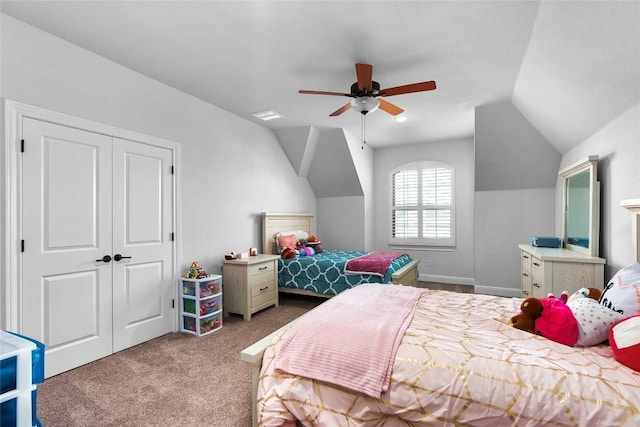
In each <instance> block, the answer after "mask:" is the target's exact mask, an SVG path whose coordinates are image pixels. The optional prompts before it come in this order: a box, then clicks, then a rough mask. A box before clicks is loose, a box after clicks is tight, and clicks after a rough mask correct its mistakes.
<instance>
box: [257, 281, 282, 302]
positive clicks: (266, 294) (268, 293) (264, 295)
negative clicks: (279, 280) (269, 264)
mask: <svg viewBox="0 0 640 427" xmlns="http://www.w3.org/2000/svg"><path fill="white" fill-rule="evenodd" d="M276 292H277V291H276V285H275V283H274V282H273V281H271V282H269V283H263V284H261V285H257V286H252V287H251V308H256V307H259V306H261V305H263V304H269V303H274V302H275V301H274V300H275V297H276Z"/></svg>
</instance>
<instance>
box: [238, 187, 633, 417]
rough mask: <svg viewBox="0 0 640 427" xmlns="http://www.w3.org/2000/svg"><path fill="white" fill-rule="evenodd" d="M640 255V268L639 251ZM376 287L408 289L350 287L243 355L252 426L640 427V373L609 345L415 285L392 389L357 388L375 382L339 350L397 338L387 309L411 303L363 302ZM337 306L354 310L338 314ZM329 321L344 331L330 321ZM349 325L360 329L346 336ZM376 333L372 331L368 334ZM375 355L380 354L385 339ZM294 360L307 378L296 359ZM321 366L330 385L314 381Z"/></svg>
mask: <svg viewBox="0 0 640 427" xmlns="http://www.w3.org/2000/svg"><path fill="white" fill-rule="evenodd" d="M631 202H632V203H631V204H630V205H627V207H628V208H629V209H630V210H632V211H634V212H636V213H637V214H638V216H637V217H636V218H637V220H636V221H634V230H633V231H634V236H635V239H636V248H638V247H640V245H639V244H638V243H640V231H639V230H638V228H640V199H637V200H633V201H631ZM636 252H637V254H636V258H637V260H638V261H639V262H640V250H637V251H636ZM636 268H637V267H636ZM623 270H624V269H623ZM612 280H613V279H612ZM368 288H369V289H371V291H372V292H373V291H375V292H389V291H390V292H391V293H396V294H397V292H396V290H401V289H402V288H403V287H388V286H380V285H375V284H372V285H363V286H359V287H357V288H354V289H350V290H347V291H345V292H343V293H341V294H340V295H338V296H336V297H335V298H332V299H330V300H328V301H327V302H326V303H323V304H321V305H320V306H318V307H317V308H315V309H314V310H311V311H310V312H308V313H307V314H305V315H303V316H302V317H301V318H299V319H297V320H296V321H294V322H292V323H291V324H289V325H287V326H285V327H283V328H281V329H280V330H278V331H276V332H274V333H273V334H271V335H269V336H267V337H265V338H263V339H262V340H260V341H259V342H257V343H255V344H254V345H252V346H251V347H249V348H247V349H245V350H244V351H243V352H242V353H241V358H242V360H245V361H247V362H249V363H251V364H252V368H253V374H252V375H253V381H252V384H253V391H252V395H253V396H254V401H253V410H254V413H253V414H254V425H260V426H291V427H293V426H296V425H304V426H325V425H327V426H334V425H335V426H343V425H344V426H347V425H348V426H407V425H414V426H417V425H468V426H502V425H510V426H511V425H517V426H539V425H552V426H584V425H598V426H600V425H601V426H636V425H640V409H639V408H640V373H639V372H637V371H634V370H633V369H631V368H629V367H627V366H625V365H623V364H622V363H620V362H619V361H618V360H616V358H614V353H613V350H612V346H610V345H608V343H606V342H604V343H602V344H599V345H593V346H589V347H571V346H567V345H563V344H560V343H557V342H554V341H551V340H549V339H546V338H543V337H541V336H538V335H534V334H531V333H528V332H525V331H521V330H519V329H516V328H514V327H512V326H509V325H508V324H507V321H508V319H509V318H510V317H511V316H512V315H514V314H515V313H517V312H518V311H519V308H520V303H521V301H522V300H521V299H520V298H503V297H497V296H489V295H476V294H462V293H453V292H447V291H435V290H426V289H415V288H414V291H412V292H413V293H414V294H415V295H416V296H415V303H414V311H412V312H411V315H410V316H409V317H410V321H408V322H407V323H406V325H405V326H403V327H402V328H400V329H399V330H398V332H399V333H398V335H397V340H398V346H397V347H396V350H395V352H392V353H390V356H391V357H390V362H389V363H390V365H389V366H390V370H389V376H388V378H387V381H388V384H386V386H385V387H382V388H378V389H375V390H374V393H371V391H370V388H363V387H362V386H361V384H360V383H358V382H356V384H355V386H354V383H353V381H354V379H355V380H358V378H360V377H364V376H369V373H368V371H364V374H363V373H362V372H360V374H356V375H352V374H353V372H354V370H353V368H354V367H357V366H358V365H360V364H361V363H360V361H361V360H363V359H360V358H359V359H357V360H358V363H352V362H348V363H347V364H346V365H344V366H342V365H340V364H339V362H340V361H342V360H343V359H345V358H346V357H347V356H346V355H345V353H344V352H343V351H342V349H344V348H345V347H346V348H348V349H349V350H350V351H353V352H354V354H356V355H358V357H362V355H361V353H362V352H363V351H365V352H366V350H367V345H364V346H357V345H356V342H357V340H356V338H355V337H357V335H361V334H362V335H364V336H365V337H367V336H368V337H369V338H367V339H372V340H375V337H377V336H381V335H385V334H386V331H394V332H393V333H390V334H391V335H394V334H395V331H396V328H395V326H394V325H395V323H394V322H392V321H391V320H390V321H389V323H388V324H387V321H386V320H383V319H387V317H386V315H384V316H383V314H382V312H383V311H384V312H387V311H389V312H390V313H391V314H392V315H393V314H394V313H398V312H403V310H404V309H403V307H404V306H405V305H406V301H405V300H402V299H401V298H400V299H397V297H396V295H391V294H390V295H389V296H388V297H380V296H379V295H377V294H374V295H375V298H374V299H373V300H371V301H367V300H366V299H365V298H363V294H356V292H364V291H365V290H366V291H367V292H369V290H368ZM394 288H395V289H394ZM380 295H382V294H380ZM353 296H355V298H352V297H353ZM363 300H364V301H363ZM354 301H355V302H354ZM359 301H361V302H362V301H363V302H364V305H365V308H366V306H369V305H371V304H379V302H380V301H382V304H381V305H379V306H378V305H377V306H374V307H373V308H372V309H373V313H369V314H368V315H367V317H360V313H359V312H356V307H355V306H353V305H349V304H356V305H357V304H358V302H359ZM396 301H399V302H398V303H397V302H396ZM402 301H405V302H402ZM330 304H333V305H330ZM340 306H342V307H353V308H354V309H353V310H351V309H346V310H343V311H339V312H338V311H336V308H337V307H340ZM357 309H358V310H359V309H360V308H357ZM352 311H353V312H354V313H355V317H356V318H358V319H369V318H370V317H371V318H372V319H374V322H373V323H365V322H366V321H365V320H362V321H360V320H358V321H351V320H349V317H343V316H348V315H351V312H352ZM378 311H379V312H380V316H379V320H378V321H377V322H376V315H375V313H376V312H378ZM336 313H338V314H336ZM372 314H373V315H372ZM371 315H372V316H371ZM332 318H335V320H336V321H337V322H338V324H339V325H340V326H337V327H336V326H335V325H333V326H332V325H331V323H326V324H325V319H326V322H330V321H331V320H332ZM351 325H354V326H355V327H356V331H355V332H349V328H348V327H347V326H349V327H350V326H351ZM363 325H366V326H363ZM325 326H326V329H327V331H329V332H332V331H333V332H334V334H335V335H337V336H341V339H343V340H344V335H345V334H353V337H354V338H353V341H352V342H353V345H347V346H345V345H344V344H341V343H340V341H339V340H338V339H336V342H335V343H333V342H332V341H333V340H332V339H331V338H327V337H326V335H327V334H323V333H322V329H323V328H325ZM314 328H316V329H314ZM358 328H360V329H358ZM362 328H366V329H362ZM370 328H372V329H374V331H373V332H374V334H373V335H366V333H367V332H368V329H370ZM375 328H380V331H383V333H379V332H376V329H375ZM307 329H309V332H311V335H312V341H313V335H314V334H315V335H316V339H315V341H316V342H315V343H313V342H312V343H311V344H309V343H308V342H305V341H303V340H304V339H305V338H304V337H303V336H302V335H301V334H302V332H301V331H305V330H307ZM369 332H371V331H369ZM347 336H349V335H347ZM336 344H339V345H337V346H335V345H336ZM296 345H297V347H299V348H297V349H296ZM352 347H353V350H352ZM355 348H358V349H360V350H355ZM370 348H375V349H376V352H377V349H378V344H377V342H376V344H375V345H374V344H373V343H372V345H371V346H370ZM374 353H375V352H374ZM383 353H384V352H383ZM385 354H386V353H385ZM300 355H302V356H300ZM294 356H295V357H294ZM296 357H297V358H298V367H297V369H298V371H299V372H296V365H295V363H293V364H292V362H291V361H290V360H291V359H292V358H293V359H294V360H295V358H296ZM327 361H328V363H329V365H326V363H327ZM316 362H317V363H318V364H320V363H323V364H324V365H323V366H325V367H323V369H326V370H327V371H328V372H331V373H333V377H331V376H327V377H325V376H322V375H321V376H320V377H317V376H316V375H318V374H317V369H315V368H316V366H315V365H314V364H315V363H316ZM365 362H366V360H365ZM300 363H302V365H300ZM333 363H336V365H337V367H335V368H334V367H333V366H332V365H331V364H333ZM291 366H293V368H291V369H290V367H291ZM300 366H302V368H300ZM326 366H328V367H326ZM365 366H366V365H365ZM300 369H302V370H301V371H300ZM307 370H308V371H309V374H308V375H307V374H304V373H305V372H307ZM320 371H321V372H322V369H321V370H320ZM340 372H344V375H343V377H344V379H345V380H346V381H343V380H342V379H341V378H340V375H339V373H340ZM355 372H357V371H355ZM294 373H297V374H294ZM336 373H338V375H336ZM314 378H315V379H314ZM318 378H319V379H318ZM327 378H333V379H332V380H328V379H327ZM334 381H335V382H334ZM356 390H357V391H356Z"/></svg>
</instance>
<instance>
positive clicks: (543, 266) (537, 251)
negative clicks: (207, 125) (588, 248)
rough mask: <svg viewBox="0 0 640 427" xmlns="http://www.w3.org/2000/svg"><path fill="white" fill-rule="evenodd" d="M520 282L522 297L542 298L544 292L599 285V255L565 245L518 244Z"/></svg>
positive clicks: (601, 272)
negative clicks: (558, 246) (582, 251)
mask: <svg viewBox="0 0 640 427" xmlns="http://www.w3.org/2000/svg"><path fill="white" fill-rule="evenodd" d="M519 248H520V273H521V275H520V280H521V281H520V285H521V289H522V296H523V297H525V298H526V297H535V298H544V297H546V296H547V295H548V294H553V295H555V296H559V295H560V294H561V293H562V291H567V292H568V293H569V295H571V294H572V293H574V292H575V291H577V290H578V289H580V288H583V287H595V288H599V289H602V287H603V286H604V264H605V260H604V259H603V258H598V257H595V256H591V255H587V254H583V253H581V252H577V251H573V250H570V249H566V248H541V247H536V246H532V245H526V244H521V245H519Z"/></svg>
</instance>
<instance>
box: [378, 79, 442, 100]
mask: <svg viewBox="0 0 640 427" xmlns="http://www.w3.org/2000/svg"><path fill="white" fill-rule="evenodd" d="M435 88H436V82H434V81H433V80H431V81H428V82H422V83H412V84H409V85H402V86H396V87H390V88H388V89H382V90H381V91H380V95H379V96H393V95H402V94H403V93H413V92H424V91H427V90H434V89H435Z"/></svg>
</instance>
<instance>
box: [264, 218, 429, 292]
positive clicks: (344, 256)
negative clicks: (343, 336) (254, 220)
mask: <svg viewBox="0 0 640 427" xmlns="http://www.w3.org/2000/svg"><path fill="white" fill-rule="evenodd" d="M297 230H300V231H302V232H304V233H306V234H307V235H312V234H313V215H312V214H278V213H263V214H262V248H263V251H264V253H267V254H278V248H277V246H278V245H277V242H276V235H277V234H278V233H280V232H289V231H297ZM317 237H319V238H320V240H322V236H317ZM365 254H367V252H362V251H347V250H336V249H325V250H324V252H322V253H320V254H316V255H313V256H309V257H296V258H293V259H280V260H278V285H279V291H280V292H285V293H296V294H305V295H315V296H323V297H331V296H334V295H337V294H339V293H340V292H342V291H344V290H346V289H350V288H352V287H354V286H357V285H359V284H361V283H393V284H402V285H405V286H415V285H416V284H417V282H418V260H414V259H411V257H409V256H408V255H403V256H400V257H398V258H397V259H395V260H394V261H393V262H392V263H391V265H390V266H389V268H388V270H387V271H386V272H385V274H384V275H383V276H378V275H374V274H346V273H345V265H346V263H347V262H348V261H349V260H350V259H353V258H357V257H361V256H364V255H365Z"/></svg>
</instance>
